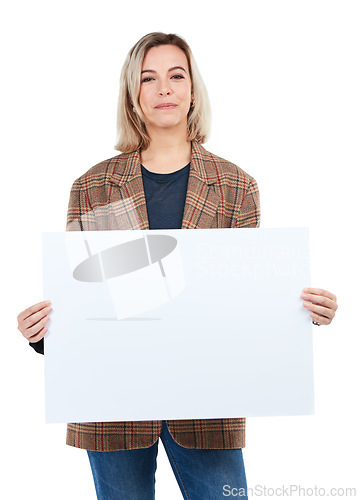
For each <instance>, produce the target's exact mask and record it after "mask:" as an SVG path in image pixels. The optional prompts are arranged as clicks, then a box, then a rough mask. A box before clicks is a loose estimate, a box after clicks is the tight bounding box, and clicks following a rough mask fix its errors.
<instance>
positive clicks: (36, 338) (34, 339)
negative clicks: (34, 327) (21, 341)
mask: <svg viewBox="0 0 357 500" xmlns="http://www.w3.org/2000/svg"><path fill="white" fill-rule="evenodd" d="M47 330H48V328H47V327H44V328H42V330H40V331H39V332H38V334H37V335H34V336H33V337H31V338H30V339H28V340H29V341H30V342H38V341H39V340H41V339H43V337H44V336H45V335H46V333H47Z"/></svg>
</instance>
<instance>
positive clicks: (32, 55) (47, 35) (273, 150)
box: [0, 0, 357, 500]
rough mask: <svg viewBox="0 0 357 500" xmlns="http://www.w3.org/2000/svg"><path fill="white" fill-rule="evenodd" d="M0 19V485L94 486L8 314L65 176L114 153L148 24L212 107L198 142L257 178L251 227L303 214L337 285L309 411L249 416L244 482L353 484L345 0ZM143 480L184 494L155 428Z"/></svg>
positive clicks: (356, 12) (356, 108) (75, 1)
mask: <svg viewBox="0 0 357 500" xmlns="http://www.w3.org/2000/svg"><path fill="white" fill-rule="evenodd" d="M0 19H1V21H0V23H1V25H0V36H1V47H2V70H3V72H2V73H3V74H2V79H1V87H2V90H1V93H0V99H1V138H2V147H1V156H2V159H1V169H2V184H1V214H2V222H3V242H2V245H1V246H2V248H1V251H2V256H1V276H2V283H3V292H4V294H3V299H2V302H1V318H2V322H3V328H2V345H3V349H2V351H1V360H0V366H1V383H2V403H5V404H3V405H2V412H1V424H2V439H1V455H2V457H3V459H5V464H3V466H2V475H3V478H2V481H1V483H0V495H1V497H3V498H6V499H7V500H8V499H9V500H10V499H18V498H36V499H38V500H41V499H44V500H48V499H51V500H57V499H61V500H62V499H63V498H66V499H67V500H72V499H82V498H83V499H86V500H91V499H95V491H94V485H93V482H92V477H91V472H90V468H89V464H88V461H87V457H86V454H85V452H84V451H81V450H78V449H74V448H71V447H68V446H66V445H65V425H45V424H44V377H43V358H42V357H41V356H40V355H37V354H36V353H35V352H34V351H32V350H31V348H30V347H29V346H28V345H27V342H26V341H25V340H24V339H23V338H22V336H21V334H20V333H19V332H18V331H17V329H16V327H17V321H16V316H17V314H18V313H19V312H20V311H21V310H23V309H25V308H26V307H28V306H29V305H31V304H33V303H36V302H38V301H40V300H42V298H43V297H42V281H41V280H42V276H41V232H42V231H62V230H63V229H64V228H65V219H66V211H67V204H68V198H69V192H70V188H71V185H72V182H73V181H74V180H75V179H76V178H77V177H79V176H80V175H81V174H83V173H84V172H85V171H86V170H88V168H90V167H91V166H92V165H94V164H96V163H98V162H99V161H101V160H104V159H106V158H109V157H111V156H114V155H116V154H118V152H117V151H115V150H114V149H113V144H114V141H115V121H116V105H117V95H118V83H119V75H120V70H121V67H122V64H123V62H124V59H125V57H126V55H127V53H128V51H129V49H130V48H131V47H132V46H133V44H134V43H135V42H136V41H137V40H138V39H139V38H141V36H143V35H144V34H146V33H149V32H152V31H164V32H167V33H169V32H175V33H177V34H179V35H181V36H183V37H184V38H185V39H186V40H187V41H188V43H189V44H190V46H191V48H192V50H193V53H194V56H195V58H196V61H197V63H198V66H199V68H200V71H201V73H202V76H203V79H204V81H205V83H206V86H207V89H208V92H209V95H210V99H211V105H212V111H213V126H212V133H211V137H210V139H209V142H207V143H206V144H205V145H204V146H205V147H206V149H208V151H211V152H213V153H215V154H217V155H219V156H221V157H223V158H226V159H228V160H230V161H232V162H234V163H236V164H238V165H239V166H240V167H241V168H243V170H245V171H246V172H248V173H249V174H251V175H253V176H254V177H255V178H256V180H257V182H258V185H259V188H260V192H261V208H262V226H263V227H287V226H309V227H310V231H311V267H312V282H311V285H312V286H316V287H321V288H325V289H327V290H330V291H332V292H333V293H335V294H336V295H337V297H338V302H339V310H338V312H337V316H336V319H335V320H334V322H333V324H332V325H330V326H328V327H320V328H317V327H316V328H315V330H314V354H315V391H316V414H315V415H314V416H311V417H310V416H309V417H281V418H276V417H274V418H250V419H249V420H248V422H247V443H246V444H247V447H246V448H245V450H244V458H245V464H246V472H247V479H248V485H249V486H250V487H251V488H254V487H255V486H258V485H262V486H263V485H265V486H266V487H270V488H278V487H281V486H282V485H285V486H286V485H290V484H295V485H300V486H301V488H313V487H314V486H315V485H317V486H318V487H320V488H325V489H326V490H327V489H328V488H330V487H335V488H345V487H355V488H357V481H356V479H355V478H356V476H355V471H356V458H355V457H356V452H355V449H356V445H357V437H356V424H355V422H356V404H355V380H356V375H357V374H356V360H355V352H356V346H357V342H356V325H355V321H354V319H355V314H354V313H355V305H354V304H355V301H356V285H355V284H356V270H355V268H356V266H355V261H354V260H352V259H353V258H355V255H356V244H355V242H354V236H355V233H356V226H355V219H356V216H355V215H356V208H355V198H356V196H355V193H356V184H355V182H356V166H357V161H356V160H357V153H356V138H357V120H356V116H357V92H356V88H357V67H356V47H357V31H356V29H355V27H356V24H357V6H356V3H355V2H354V1H344V0H342V1H341V0H339V1H337V0H336V1H326V0H325V1H317V0H309V1H306V0H300V1H299V2H298V1H287V0H281V1H276V0H273V1H250V2H247V1H245V2H243V1H231V2H228V1H224V0H221V1H220V2H218V3H217V4H215V5H211V4H209V3H208V2H203V1H196V2H192V1H190V2H188V1H184V0H182V1H180V2H178V1H177V2H174V3H172V2H170V3H165V2H158V1H156V0H154V1H151V2H135V4H133V3H130V2H129V4H128V5H125V4H124V2H118V1H109V0H103V1H102V2H100V3H99V2H93V1H89V0H86V1H85V2H84V1H83V0H71V1H69V0H63V1H62V2H61V3H60V2H57V3H54V2H45V1H39V0H33V1H32V2H25V1H24V0H21V1H17V2H16V1H14V2H11V3H10V2H6V3H4V4H3V5H2V8H1V12H0ZM307 285H308V284H307ZM46 298H47V297H46ZM156 480H157V483H156V491H157V498H158V499H159V500H163V499H170V500H175V499H179V498H181V494H180V491H179V489H178V486H177V484H176V482H175V478H174V475H173V473H172V472H171V468H170V465H169V463H168V460H167V459H166V455H165V453H164V451H163V447H162V445H161V443H160V448H159V456H158V471H157V474H156ZM270 491H271V490H270ZM274 496H277V495H274ZM222 498H223V496H222ZM260 498H264V496H261V497H260ZM266 498H268V496H267V497H266ZM269 498H271V496H269ZM300 498H303V496H302V495H301V496H300Z"/></svg>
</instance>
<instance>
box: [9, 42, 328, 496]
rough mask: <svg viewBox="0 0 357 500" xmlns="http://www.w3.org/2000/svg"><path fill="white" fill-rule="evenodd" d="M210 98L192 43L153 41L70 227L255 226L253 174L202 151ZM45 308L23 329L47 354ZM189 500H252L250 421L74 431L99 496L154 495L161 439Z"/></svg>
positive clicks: (22, 322)
mask: <svg viewBox="0 0 357 500" xmlns="http://www.w3.org/2000/svg"><path fill="white" fill-rule="evenodd" d="M209 115H210V111H209V102H208V97H207V93H206V90H205V86H204V84H203V82H202V80H201V77H200V74H199V72H198V69H197V66H196V64H195V61H194V58H193V56H192V54H191V51H190V48H189V46H188V45H187V43H186V42H185V41H184V40H183V39H182V38H180V37H178V36H177V35H173V34H170V35H166V34H164V33H150V34H148V35H146V36H144V37H143V38H141V40H139V41H138V42H137V43H136V44H135V45H134V47H133V48H132V49H131V50H130V52H129V54H128V57H127V59H126V61H125V63H124V66H123V69H122V73H121V87H120V97H119V106H118V134H119V135H118V142H117V145H116V149H118V150H119V151H122V152H123V153H122V154H120V155H118V156H116V157H114V158H111V159H109V160H105V161H103V162H101V163H99V164H98V165H96V166H94V167H92V168H91V169H90V170H89V171H88V172H86V173H85V174H84V175H83V176H81V177H80V178H79V179H77V180H76V181H75V183H74V184H73V187H72V190H71V196H70V202H69V208H68V219H67V230H100V229H148V228H150V229H179V228H218V227H258V226H259V217H260V208H259V193H258V187H257V184H256V182H255V180H254V178H253V177H251V176H250V175H248V174H247V173H245V172H244V171H243V170H241V169H240V168H239V167H237V166H235V165H233V164H232V163H230V162H228V161H226V160H224V159H222V158H219V157H218V156H216V155H214V154H212V153H209V152H208V151H206V150H205V149H204V148H203V147H202V145H201V144H202V143H204V142H205V141H206V139H207V135H208V128H209ZM302 298H304V299H305V300H306V302H304V307H306V308H307V309H309V310H310V311H311V317H312V319H313V321H314V322H315V324H320V325H322V324H325V325H326V324H329V323H330V322H331V321H332V319H333V317H334V314H335V311H336V309H337V303H336V297H335V296H334V295H333V294H331V293H329V292H327V291H325V290H320V289H315V288H310V289H307V290H304V293H303V295H302ZM50 311H51V307H50V305H49V302H46V301H44V302H40V303H39V304H36V305H35V306H32V307H30V308H28V309H26V310H25V311H23V312H22V313H20V314H19V316H18V322H19V330H20V331H21V333H22V334H23V336H24V337H25V338H26V339H28V340H29V341H30V344H31V346H32V347H34V348H35V349H36V350H37V351H38V352H42V353H43V337H44V335H45V334H46V331H47V328H46V323H47V321H48V320H49V316H48V314H49V312H50ZM159 436H160V437H161V439H162V442H163V445H164V447H165V449H166V452H167V455H168V458H169V460H170V462H171V465H172V468H173V471H174V473H175V476H176V478H177V481H178V484H179V486H180V489H181V491H182V494H183V496H184V498H191V499H202V498H205V499H208V498H221V497H222V494H223V491H224V490H223V487H224V486H225V485H229V487H230V489H231V491H232V489H233V488H237V490H236V491H239V496H240V497H244V495H243V493H245V492H246V479H245V471H244V463H243V457H242V448H243V447H244V444H245V443H244V439H245V419H244V418H233V419H209V420H176V421H167V422H166V421H163V422H161V421H155V422H106V423H88V424H83V423H82V424H68V430H67V444H69V445H72V446H75V447H79V448H84V449H86V450H87V452H88V456H89V460H90V464H91V467H92V472H93V477H94V482H95V486H96V491H97V496H98V498H100V499H114V498H115V499H119V498H125V499H134V498H140V499H141V500H143V499H147V498H148V499H149V498H154V483H155V469H156V455H157V450H158V437H159Z"/></svg>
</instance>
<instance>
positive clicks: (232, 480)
mask: <svg viewBox="0 0 357 500" xmlns="http://www.w3.org/2000/svg"><path fill="white" fill-rule="evenodd" d="M160 438H161V440H162V443H163V445H164V448H165V450H166V453H167V456H168V458H169V461H170V464H171V467H172V470H173V472H174V474H175V477H176V480H177V482H178V485H179V487H180V489H181V493H182V496H183V498H184V499H190V500H211V499H212V500H214V499H224V498H229V497H230V498H248V497H247V496H245V495H246V491H247V483H246V477H245V469H244V462H243V454H242V450H241V449H236V450H212V449H209V450H202V449H192V448H184V447H183V446H180V445H179V444H177V443H176V442H175V441H174V440H173V438H172V437H171V435H170V433H169V431H168V428H167V425H166V422H165V421H163V426H162V431H161V434H160ZM158 444H159V440H157V441H156V443H154V444H153V445H152V446H150V447H149V448H140V449H137V450H118V451H88V452H87V453H88V457H89V461H90V465H91V468H92V473H93V478H94V484H95V489H96V492H97V498H98V499H99V500H121V499H125V500H153V499H154V498H155V471H156V457H157V451H158Z"/></svg>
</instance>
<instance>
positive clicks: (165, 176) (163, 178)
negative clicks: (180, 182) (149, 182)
mask: <svg viewBox="0 0 357 500" xmlns="http://www.w3.org/2000/svg"><path fill="white" fill-rule="evenodd" d="M189 168H190V163H188V164H187V165H185V166H184V167H182V168H180V169H179V170H175V171H174V172H169V173H168V174H161V173H156V172H150V170H148V169H147V168H145V167H144V165H141V172H142V174H143V175H145V176H146V177H149V178H150V179H155V180H156V181H168V180H172V179H175V178H177V177H181V175H185V174H187V170H189Z"/></svg>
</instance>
